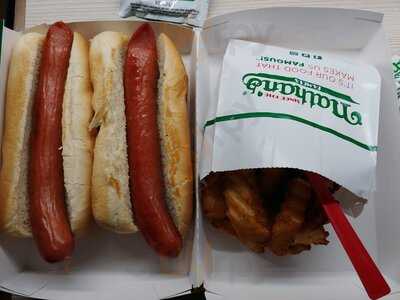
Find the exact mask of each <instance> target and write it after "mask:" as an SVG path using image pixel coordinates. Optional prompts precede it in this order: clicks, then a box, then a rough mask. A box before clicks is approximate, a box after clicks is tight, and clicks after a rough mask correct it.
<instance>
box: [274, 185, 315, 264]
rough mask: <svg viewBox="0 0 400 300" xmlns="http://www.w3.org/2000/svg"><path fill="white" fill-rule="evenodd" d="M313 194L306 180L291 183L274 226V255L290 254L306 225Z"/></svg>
mask: <svg viewBox="0 0 400 300" xmlns="http://www.w3.org/2000/svg"><path fill="white" fill-rule="evenodd" d="M311 193H312V190H311V186H310V184H309V183H308V182H307V181H305V180H304V179H301V178H295V179H292V180H291V181H290V182H289V184H288V187H287V193H286V195H285V198H284V200H283V202H282V205H281V211H280V212H279V213H278V215H277V216H276V219H275V223H274V225H273V226H272V239H271V242H270V244H269V248H270V250H271V251H272V252H273V253H274V254H276V255H278V256H284V255H288V254H290V249H289V248H290V245H292V244H293V242H294V239H295V236H296V234H297V233H298V232H299V231H300V230H301V228H302V226H303V224H304V220H305V213H306V209H307V207H308V204H309V202H310V200H311Z"/></svg>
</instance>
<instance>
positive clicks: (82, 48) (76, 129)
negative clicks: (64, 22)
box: [62, 32, 94, 234]
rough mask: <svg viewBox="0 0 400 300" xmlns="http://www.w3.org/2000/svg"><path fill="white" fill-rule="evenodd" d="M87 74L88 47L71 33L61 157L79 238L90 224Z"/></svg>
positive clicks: (90, 142) (90, 145) (89, 89)
mask: <svg viewBox="0 0 400 300" xmlns="http://www.w3.org/2000/svg"><path fill="white" fill-rule="evenodd" d="M91 100H92V86H91V82H90V74H89V43H88V42H87V41H86V40H85V39H84V38H83V37H82V35H80V34H79V33H77V32H75V33H74V40H73V43H72V49H71V56H70V60H69V67H68V74H67V80H66V82H65V91H64V100H63V115H62V144H63V149H62V156H63V168H64V186H65V195H66V204H67V209H68V214H69V221H70V225H71V229H72V232H74V233H76V234H80V233H81V232H82V231H84V230H85V228H87V225H88V223H89V222H90V220H91V215H92V212H91V205H90V198H91V195H90V189H91V179H92V162H93V145H94V138H93V136H92V135H91V134H90V132H89V123H90V120H91V119H92V116H93V110H92V106H91Z"/></svg>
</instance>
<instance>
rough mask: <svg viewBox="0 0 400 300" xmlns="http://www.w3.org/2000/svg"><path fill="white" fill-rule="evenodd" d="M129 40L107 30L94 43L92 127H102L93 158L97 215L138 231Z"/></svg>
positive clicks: (118, 228)
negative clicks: (127, 78)
mask: <svg viewBox="0 0 400 300" xmlns="http://www.w3.org/2000/svg"><path fill="white" fill-rule="evenodd" d="M127 43H128V37H127V36H126V35H124V34H122V33H118V32H110V31H108V32H107V31H106V32H102V33H100V34H98V35H97V36H95V37H94V38H93V40H92V41H91V45H90V74H91V78H92V84H93V88H94V95H93V102H92V105H93V109H94V112H95V115H94V117H93V120H92V122H91V125H90V127H91V128H95V127H99V132H98V134H97V137H96V143H95V147H94V160H93V179H92V185H93V189H92V209H93V216H94V218H95V220H96V222H97V223H98V224H99V225H100V226H102V227H104V228H107V229H110V230H112V231H115V232H118V233H132V232H135V231H137V228H136V226H135V224H134V222H133V219H132V206H131V200H130V195H129V173H128V172H129V169H128V157H127V144H126V131H125V128H126V118H125V104H124V88H123V78H122V67H123V63H124V57H125V51H126V46H127Z"/></svg>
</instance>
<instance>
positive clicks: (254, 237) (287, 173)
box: [202, 168, 337, 256]
mask: <svg viewBox="0 0 400 300" xmlns="http://www.w3.org/2000/svg"><path fill="white" fill-rule="evenodd" d="M329 187H330V189H331V191H332V192H333V191H334V190H335V189H336V188H337V186H336V185H335V184H334V183H331V182H330V186H329ZM202 204H203V212H204V214H205V216H206V218H207V219H208V220H209V221H210V223H211V224H212V225H213V226H214V227H216V228H219V229H221V230H223V231H225V232H227V233H229V234H231V235H233V236H235V237H237V238H238V239H239V240H240V241H241V242H242V243H243V244H244V245H245V246H247V247H248V248H249V249H251V250H252V251H254V252H257V253H262V252H264V251H266V250H270V251H271V252H272V253H274V254H275V255H278V256H284V255H293V254H298V253H300V252H302V251H304V250H310V249H311V245H327V244H328V243H329V241H328V240H327V237H328V232H327V231H325V229H324V226H323V225H324V224H326V223H327V221H328V220H327V217H326V215H325V214H324V212H323V209H322V207H321V206H320V204H319V202H318V201H317V199H316V197H315V195H314V193H313V190H312V187H311V185H310V183H309V182H308V181H307V180H306V179H305V177H304V175H303V173H302V172H301V171H299V170H293V169H275V168H274V169H258V170H240V171H232V172H222V173H212V174H210V175H208V176H207V177H206V178H205V180H204V181H203V185H202Z"/></svg>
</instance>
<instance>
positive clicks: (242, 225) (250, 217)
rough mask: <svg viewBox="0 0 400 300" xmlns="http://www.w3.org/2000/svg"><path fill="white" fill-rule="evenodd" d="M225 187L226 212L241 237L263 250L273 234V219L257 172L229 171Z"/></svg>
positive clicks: (259, 250)
mask: <svg viewBox="0 0 400 300" xmlns="http://www.w3.org/2000/svg"><path fill="white" fill-rule="evenodd" d="M226 176H227V177H226V183H225V190H224V197H225V204H226V207H227V216H228V218H229V220H230V222H231V224H232V227H233V229H234V230H235V232H236V235H237V237H238V238H239V240H240V241H241V242H242V243H243V244H244V245H246V246H247V247H249V248H250V249H251V250H253V251H255V252H264V249H265V246H266V244H267V243H268V241H269V239H270V236H271V220H270V219H269V218H268V216H267V212H266V210H265V208H264V207H263V204H262V199H261V196H260V192H259V191H258V188H257V184H256V177H255V173H254V172H250V171H241V172H229V173H228V174H227V175H226Z"/></svg>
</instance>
